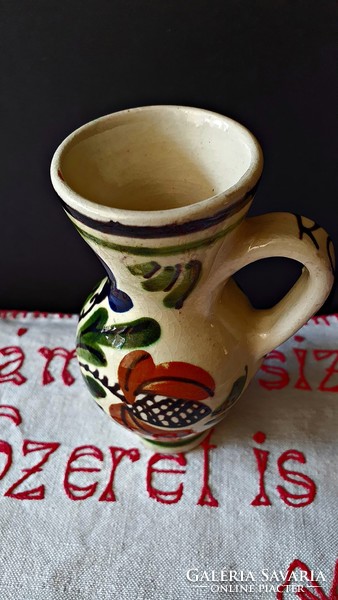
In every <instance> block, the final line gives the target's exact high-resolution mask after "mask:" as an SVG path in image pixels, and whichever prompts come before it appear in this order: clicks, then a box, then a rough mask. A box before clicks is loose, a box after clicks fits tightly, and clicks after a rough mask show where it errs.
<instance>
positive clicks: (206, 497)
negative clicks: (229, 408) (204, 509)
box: [197, 429, 218, 506]
mask: <svg viewBox="0 0 338 600" xmlns="http://www.w3.org/2000/svg"><path fill="white" fill-rule="evenodd" d="M212 432H213V429H211V431H210V433H209V434H208V435H207V437H206V438H205V440H203V442H202V443H201V444H200V446H201V448H203V486H202V491H201V495H200V497H199V500H198V502H197V504H199V505H200V506H218V500H216V498H214V496H213V495H212V493H211V489H210V486H209V450H212V449H213V448H216V446H215V445H214V444H210V438H211V435H212Z"/></svg>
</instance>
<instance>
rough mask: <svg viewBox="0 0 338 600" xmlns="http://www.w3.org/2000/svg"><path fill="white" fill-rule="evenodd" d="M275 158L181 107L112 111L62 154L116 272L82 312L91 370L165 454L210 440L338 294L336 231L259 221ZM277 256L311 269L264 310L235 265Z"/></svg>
mask: <svg viewBox="0 0 338 600" xmlns="http://www.w3.org/2000/svg"><path fill="white" fill-rule="evenodd" d="M262 167H263V159H262V152H261V149H260V147H259V144H258V142H257V141H256V139H255V138H254V136H253V135H252V134H251V133H250V132H249V131H248V130H246V129H245V128H244V127H242V126H241V125H239V124H238V123H236V122H234V121H232V120H231V119H228V118H227V117H223V116H221V115H216V114H214V113H210V112H208V111H203V110H200V109H193V108H187V107H174V106H166V107H165V106H164V107H163V106H162V107H161V106H158V107H145V108H141V109H132V110H129V111H122V112H120V113H115V114H112V115H108V116H107V117H103V118H102V119H98V120H97V121H94V122H92V123H89V124H88V125H85V126H84V127H82V128H80V129H79V130H77V131H76V132H74V133H73V134H72V135H70V136H69V137H68V138H67V139H66V140H65V141H64V142H63V144H61V146H60V147H59V149H58V150H57V152H56V153H55V155H54V158H53V161H52V168H51V175H52V181H53V185H54V187H55V189H56V191H57V192H58V194H59V195H60V196H61V198H62V200H63V206H64V209H65V211H66V213H67V214H68V216H69V218H70V219H71V220H72V222H73V223H74V225H75V227H76V229H77V230H78V232H79V233H80V235H81V236H82V237H83V238H84V240H85V241H86V242H87V243H88V244H89V245H90V246H91V248H92V249H93V250H94V252H95V253H96V255H97V257H98V258H99V260H100V261H101V263H102V264H103V266H104V267H105V270H106V273H107V278H106V279H104V280H103V281H102V282H100V283H99V285H98V286H97V288H96V289H95V290H94V291H93V292H92V294H91V295H90V296H89V298H88V299H87V301H86V303H85V305H84V307H83V309H82V311H81V313H80V319H79V326H78V331H77V354H78V359H79V364H80V368H81V372H82V374H83V377H84V380H85V382H86V384H87V385H88V387H89V390H90V392H91V393H92V395H93V396H94V398H95V400H96V401H97V403H98V404H99V405H100V406H101V408H103V410H104V411H105V412H106V413H107V414H108V415H110V416H111V417H112V418H113V419H114V420H115V421H116V422H117V423H119V424H120V425H122V426H124V427H126V428H127V429H129V430H132V431H134V432H135V433H137V434H138V435H140V436H141V437H142V438H143V440H144V441H145V442H146V443H147V444H149V445H150V446H151V447H153V448H159V449H161V451H162V452H163V451H166V452H179V451H183V450H189V449H190V448H192V447H194V446H195V445H197V444H199V443H200V442H201V440H202V439H203V437H204V436H205V435H207V433H208V431H209V429H210V428H211V427H213V426H214V425H216V424H217V423H218V422H219V421H220V420H221V419H222V418H223V416H224V415H225V414H226V413H227V411H228V410H229V409H230V408H231V406H232V405H233V404H234V403H235V402H236V400H237V399H238V398H239V397H240V395H241V393H242V392H243V390H244V389H245V387H246V386H247V384H248V382H249V381H250V379H251V377H252V376H253V375H254V373H255V372H256V370H257V368H258V367H259V365H260V362H261V361H262V358H263V356H264V355H265V354H266V353H267V352H269V351H270V350H272V349H273V347H275V346H277V345H278V344H279V343H281V342H282V341H284V340H285V339H286V338H287V337H289V336H290V335H292V333H294V332H295V331H296V330H297V329H298V328H299V327H300V326H301V325H302V324H303V323H304V322H305V321H306V320H307V319H308V318H309V317H310V316H311V315H312V314H313V313H314V312H315V311H316V310H317V309H318V308H319V307H320V305H321V303H322V302H323V301H324V300H325V298H326V296H327V295H328V293H329V291H330V288H331V285H332V281H333V274H332V271H333V261H334V257H333V249H332V244H331V242H330V239H329V237H328V235H327V233H326V232H325V231H324V230H322V229H321V228H320V227H319V226H317V225H316V224H313V223H312V222H311V221H309V220H307V219H304V218H303V217H299V216H295V215H290V214H287V213H276V214H270V215H263V216H262V217H256V218H251V219H248V218H247V216H246V215H247V211H248V209H249V207H250V204H251V202H252V200H253V197H254V194H255V192H256V189H257V186H258V182H259V179H260V176H261V172H262ZM267 256H287V257H290V258H295V259H296V260H299V261H300V262H302V263H303V264H304V267H305V269H304V272H303V274H302V276H301V277H300V279H299V281H298V282H297V283H296V284H295V286H294V287H293V288H292V290H291V291H290V292H289V294H288V295H287V296H286V297H285V298H284V299H283V300H282V301H281V302H279V303H278V304H277V305H276V307H273V309H270V310H269V311H255V310H254V309H253V308H252V307H251V305H250V303H249V301H248V300H247V298H246V297H245V295H244V294H243V293H242V292H241V291H240V290H239V288H238V287H237V286H236V284H235V283H234V281H233V279H232V275H233V274H234V273H235V272H236V271H238V270H239V269H240V268H241V267H243V266H244V265H246V264H248V263H250V262H253V261H255V260H259V259H261V258H265V257H267Z"/></svg>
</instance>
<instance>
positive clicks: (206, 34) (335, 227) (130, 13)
mask: <svg viewBox="0 0 338 600" xmlns="http://www.w3.org/2000/svg"><path fill="white" fill-rule="evenodd" d="M0 6H1V18H0V44H1V52H0V61H1V65H0V73H1V79H2V86H1V87H2V92H1V98H0V102H1V115H2V126H1V236H0V261H1V264H0V268H1V289H0V308H8V309H10V308H11V309H27V310H46V311H64V312H77V311H79V309H80V307H81V304H82V302H83V301H84V299H85V297H86V296H87V294H88V292H89V290H90V289H91V288H92V287H93V285H94V284H95V283H96V281H97V280H98V279H100V277H101V276H103V270H102V267H101V265H100V264H99V262H98V260H97V259H96V258H95V256H94V254H93V253H92V251H91V250H90V249H89V247H87V245H86V244H85V242H83V241H82V240H81V238H80V236H79V235H78V234H77V233H76V231H75V229H74V228H73V226H72V225H71V223H70V221H68V219H67V217H66V216H65V214H64V213H63V211H62V209H61V207H60V205H59V203H58V200H57V196H56V194H55V193H54V191H53V189H52V187H51V184H50V181H49V164H50V160H51V157H52V154H53V152H54V150H55V148H56V147H57V146H58V144H59V143H60V142H61V141H62V140H63V138H64V137H65V136H66V135H68V134H69V133H70V132H71V131H73V130H74V129H75V128H77V127H79V126H80V125H82V124H84V123H85V122H87V121H89V120H91V119H94V118H96V117H98V116H101V115H104V114H107V113H110V112H113V111H116V110H121V109H124V108H129V107H134V106H143V105H147V104H184V105H190V106H197V107H202V108H207V109H210V110H214V111H217V112H220V113H223V114H226V115H228V116H231V117H233V118H235V119H236V120H238V121H240V122H241V123H243V124H244V125H246V126H247V127H248V128H249V129H251V130H252V132H253V133H254V134H255V135H256V136H257V137H258V139H259V141H260V142H261V144H262V147H263V151H264V154H265V170H264V175H263V179H262V182H261V185H260V188H259V191H258V193H257V196H256V199H255V202H254V208H253V209H251V214H260V213H264V212H267V211H280V210H286V211H291V212H297V213H301V214H304V215H305V216H309V217H311V218H312V219H314V220H316V221H317V222H319V223H320V224H321V225H322V226H323V227H325V228H326V229H327V230H328V232H329V233H330V235H331V237H332V238H333V240H334V242H335V245H336V248H337V247H338V218H337V208H336V195H335V194H336V190H337V187H336V180H335V178H336V171H337V167H336V161H335V160H334V150H335V137H336V133H337V129H336V128H335V124H336V121H335V114H336V111H335V109H336V105H337V94H335V89H336V90H337V86H336V81H337V79H336V64H337V60H336V58H337V57H336V56H335V55H334V46H335V33H336V32H335V31H334V23H335V21H336V19H337V10H336V6H335V3H334V2H331V1H326V0H320V1H318V0H293V1H292V2H290V1H289V0H256V1H252V0H208V1H204V0H203V1H202V0H170V1H168V0H94V1H93V0H86V1H85V0H83V1H80V0H69V1H68V2H63V3H62V2H61V3H60V2H56V1H55V0H34V1H27V0H26V1H22V0H21V1H18V0H6V1H2V2H1V3H0ZM298 273H299V268H298V265H296V264H295V263H293V262H292V261H286V260H285V261H284V260H282V259H268V260H265V261H261V262H260V264H255V265H253V266H250V267H247V268H246V269H244V270H243V272H242V273H241V274H240V276H239V280H240V283H241V285H242V286H243V287H244V289H245V290H246V291H247V292H249V295H250V297H251V299H252V301H253V303H254V305H255V306H258V307H265V306H271V304H273V303H274V302H275V301H276V300H277V299H278V298H279V297H280V296H281V295H283V294H284V293H285V291H286V290H287V289H288V287H289V286H290V285H291V283H292V282H293V281H294V280H295V278H296V277H297V275H298ZM334 311H336V312H337V311H338V299H337V294H334V293H332V294H331V296H330V298H329V300H328V301H327V302H326V304H325V305H324V307H323V308H322V310H321V312H324V313H325V312H326V313H328V312H334Z"/></svg>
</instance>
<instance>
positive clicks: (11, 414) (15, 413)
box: [0, 404, 22, 427]
mask: <svg viewBox="0 0 338 600" xmlns="http://www.w3.org/2000/svg"><path fill="white" fill-rule="evenodd" d="M0 417H3V418H5V419H10V421H13V423H14V425H15V427H17V426H18V425H20V423H21V421H22V419H21V415H20V411H19V410H18V409H17V408H15V406H10V405H9V404H0Z"/></svg>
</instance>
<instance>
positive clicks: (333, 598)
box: [276, 559, 338, 600]
mask: <svg viewBox="0 0 338 600" xmlns="http://www.w3.org/2000/svg"><path fill="white" fill-rule="evenodd" d="M297 569H299V570H300V573H299V574H298V575H297V574H296V571H297ZM315 573H316V574H317V579H319V578H321V579H323V580H324V581H325V579H324V575H323V573H322V571H319V570H317V571H315V570H314V569H312V570H311V569H309V567H308V566H307V565H306V564H305V563H303V562H302V561H301V560H298V559H295V560H293V561H292V563H291V564H290V566H289V568H288V570H287V572H286V574H285V578H284V581H283V583H280V584H279V585H278V591H277V596H276V600H284V597H285V596H284V592H288V586H290V585H291V584H293V585H294V586H296V587H297V588H298V590H297V592H296V593H295V595H296V596H297V597H298V598H300V600H338V561H337V562H336V566H335V570H334V575H333V581H332V587H331V590H330V595H329V596H327V595H326V594H325V593H324V591H323V589H322V587H321V585H320V584H319V583H318V581H317V579H315V576H314V575H315ZM296 582H299V583H296ZM312 590H314V592H312ZM288 597H289V594H288Z"/></svg>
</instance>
